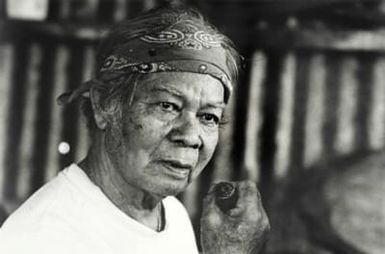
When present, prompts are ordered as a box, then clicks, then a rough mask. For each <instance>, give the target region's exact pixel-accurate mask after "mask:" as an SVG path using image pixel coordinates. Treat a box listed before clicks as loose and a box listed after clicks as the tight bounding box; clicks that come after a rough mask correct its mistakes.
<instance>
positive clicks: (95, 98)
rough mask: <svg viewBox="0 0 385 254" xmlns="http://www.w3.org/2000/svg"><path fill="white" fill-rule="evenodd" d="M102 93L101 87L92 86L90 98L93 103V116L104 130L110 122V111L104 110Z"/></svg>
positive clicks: (98, 125) (97, 124)
mask: <svg viewBox="0 0 385 254" xmlns="http://www.w3.org/2000/svg"><path fill="white" fill-rule="evenodd" d="M101 98H102V94H101V91H100V88H98V87H95V86H93V87H91V89H90V100H91V105H92V111H93V116H94V119H95V124H96V126H97V127H98V128H99V129H100V130H104V129H105V128H106V127H107V124H108V113H107V112H106V111H105V110H104V108H103V106H102V105H101V103H102V99H101Z"/></svg>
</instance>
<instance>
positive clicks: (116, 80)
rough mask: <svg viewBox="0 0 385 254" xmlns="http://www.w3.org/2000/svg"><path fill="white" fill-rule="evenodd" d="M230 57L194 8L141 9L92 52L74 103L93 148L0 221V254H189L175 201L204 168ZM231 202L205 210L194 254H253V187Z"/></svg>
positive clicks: (228, 85) (259, 236) (258, 211)
mask: <svg viewBox="0 0 385 254" xmlns="http://www.w3.org/2000/svg"><path fill="white" fill-rule="evenodd" d="M238 59H239V56H238V54H237V52H236V51H235V50H234V48H233V46H232V44H231V42H230V41H229V39H227V38H226V37H225V36H224V35H222V34H220V33H219V32H218V31H217V30H216V29H214V28H213V27H212V26H211V25H210V24H208V23H207V22H206V21H204V20H203V18H202V16H201V15H200V14H199V13H198V12H197V11H195V10H191V9H189V8H185V7H177V8H176V7H175V8H167V9H166V8H162V9H157V10H153V11H150V12H148V13H146V14H144V15H142V16H140V17H138V18H136V19H134V20H131V21H129V22H124V23H122V24H120V25H117V26H115V27H114V28H113V29H112V30H111V31H110V33H109V34H108V35H107V37H106V38H105V39H104V40H103V42H102V43H101V46H100V49H99V51H98V54H97V68H96V74H95V78H94V79H92V80H91V81H88V82H86V83H84V84H83V85H81V86H80V87H79V88H78V89H76V90H75V91H72V92H69V93H66V94H63V95H62V96H60V97H59V101H60V102H61V103H63V104H65V103H69V102H71V101H73V100H75V99H77V98H82V105H83V111H84V113H85V116H86V118H87V121H88V127H89V130H90V134H91V137H92V145H91V147H90V150H89V152H88V155H87V157H86V158H85V159H84V160H83V161H81V162H80V163H79V164H72V165H70V166H69V167H68V168H66V169H64V170H63V171H62V172H61V173H59V175H58V176H57V177H56V178H54V179H53V180H52V181H50V182H49V183H48V184H46V185H45V186H43V187H42V188H41V189H40V190H39V191H37V192H36V193H35V194H34V195H33V196H32V197H31V198H30V199H29V200H27V201H26V202H25V203H24V204H23V205H22V206H21V207H20V208H19V209H18V210H17V211H16V212H14V213H13V214H12V215H11V216H10V217H9V218H8V220H7V221H6V222H5V223H4V225H3V227H2V229H1V234H2V235H1V237H0V252H1V253H7V254H11V253H18V254H21V253H93V254H96V253H130V254H133V253H141V254H143V253H167V254H171V253H178V254H179V253H198V250H197V244H196V242H195V237H194V234H193V230H192V226H191V223H190V220H189V218H188V215H187V213H186V210H185V208H184V207H183V205H182V204H181V203H180V202H179V201H178V200H177V199H176V198H175V197H174V196H175V195H177V194H179V193H181V192H182V191H184V190H185V189H186V187H187V186H188V185H189V183H191V181H193V180H194V179H195V178H196V177H197V176H198V175H199V174H200V173H201V172H202V170H203V169H204V168H205V166H206V165H207V163H208V161H209V160H210V158H211V157H212V156H213V153H214V150H215V147H216V145H217V143H218V132H219V126H220V125H221V118H222V115H223V113H224V109H225V107H226V104H227V103H228V100H229V97H230V95H231V90H232V86H233V84H234V83H235V82H236V76H237V72H238V69H237V66H238ZM233 186H234V187H235V190H236V193H237V197H238V199H237V200H236V204H235V205H234V206H233V207H229V208H228V209H221V208H219V207H218V205H217V204H218V202H216V201H215V200H216V198H215V195H214V191H210V192H209V193H208V196H207V197H206V199H205V201H204V210H203V214H202V219H201V240H202V250H203V253H212V254H224V253H238V254H246V253H257V252H258V250H259V249H260V247H261V245H262V242H263V239H264V236H265V235H266V231H268V228H269V223H268V219H267V217H266V214H265V212H264V210H263V208H262V205H261V202H260V198H259V194H258V191H257V189H256V187H255V185H254V183H250V182H237V183H233Z"/></svg>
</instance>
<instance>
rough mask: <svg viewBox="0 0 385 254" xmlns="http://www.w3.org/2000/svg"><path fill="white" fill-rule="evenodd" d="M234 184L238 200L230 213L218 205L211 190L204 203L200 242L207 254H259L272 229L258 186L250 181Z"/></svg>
mask: <svg viewBox="0 0 385 254" xmlns="http://www.w3.org/2000/svg"><path fill="white" fill-rule="evenodd" d="M234 184H235V185H236V188H237V190H238V195H239V198H238V201H237V204H236V206H235V207H234V208H233V209H231V210H229V211H228V212H223V211H221V210H220V209H219V207H218V206H217V205H216V204H215V195H214V192H213V191H212V189H211V191H209V193H208V195H207V196H206V198H205V200H204V207H203V214H202V218H201V241H202V248H203V252H204V253H205V254H234V253H237V254H257V253H259V250H260V249H261V247H262V246H263V243H264V242H265V239H266V236H267V234H268V232H269V230H270V226H269V220H268V218H267V216H266V213H265V211H264V209H263V207H262V203H261V199H260V195H259V192H258V190H257V188H256V186H255V184H254V183H253V182H250V181H243V182H236V183H234Z"/></svg>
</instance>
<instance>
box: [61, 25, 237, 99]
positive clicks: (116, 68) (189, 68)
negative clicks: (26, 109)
mask: <svg viewBox="0 0 385 254" xmlns="http://www.w3.org/2000/svg"><path fill="white" fill-rule="evenodd" d="M226 56H227V55H226V50H225V49H224V48H223V47H222V45H221V35H218V33H216V32H214V30H211V28H208V27H207V26H203V25H197V24H195V23H194V22H193V21H190V20H183V21H182V22H179V23H178V22H177V23H175V24H174V25H172V26H168V27H167V28H166V29H164V30H162V31H158V32H154V33H150V34H146V35H142V36H139V37H136V38H133V39H130V40H128V41H127V42H126V43H123V44H120V45H119V46H118V47H117V48H114V49H113V50H112V53H111V54H110V55H109V56H107V57H106V58H105V59H104V61H103V63H102V64H101V66H100V67H99V69H98V70H97V76H101V75H103V74H104V73H112V74H118V75H119V74H122V75H125V74H131V73H144V74H148V73H155V72H193V73H201V74H208V75H210V76H212V77H214V78H216V79H218V80H219V81H220V82H221V83H222V84H223V86H224V88H225V102H227V101H228V99H229V97H230V94H231V91H232V83H231V79H230V71H229V69H228V67H227V64H226ZM94 81H95V80H92V81H90V82H86V83H83V84H82V85H81V86H80V87H79V88H77V89H76V90H75V91H72V92H69V93H65V94H62V95H61V96H59V98H58V103H59V104H65V103H69V102H71V101H73V100H74V99H76V98H77V97H78V96H79V95H82V94H84V93H85V92H88V91H89V89H90V87H91V85H92V82H94Z"/></svg>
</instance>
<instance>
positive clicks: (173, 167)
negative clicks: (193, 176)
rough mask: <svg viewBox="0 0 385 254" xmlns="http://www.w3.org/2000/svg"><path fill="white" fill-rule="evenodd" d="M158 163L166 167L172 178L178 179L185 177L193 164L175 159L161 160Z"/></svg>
mask: <svg viewBox="0 0 385 254" xmlns="http://www.w3.org/2000/svg"><path fill="white" fill-rule="evenodd" d="M160 163H161V164H162V165H163V166H164V167H165V168H166V169H167V172H168V173H169V174H170V175H171V176H172V177H174V178H176V179H178V180H183V179H186V178H187V177H188V176H189V175H190V173H191V171H192V169H193V166H192V165H191V164H188V163H183V162H180V161H177V160H162V161H160Z"/></svg>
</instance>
